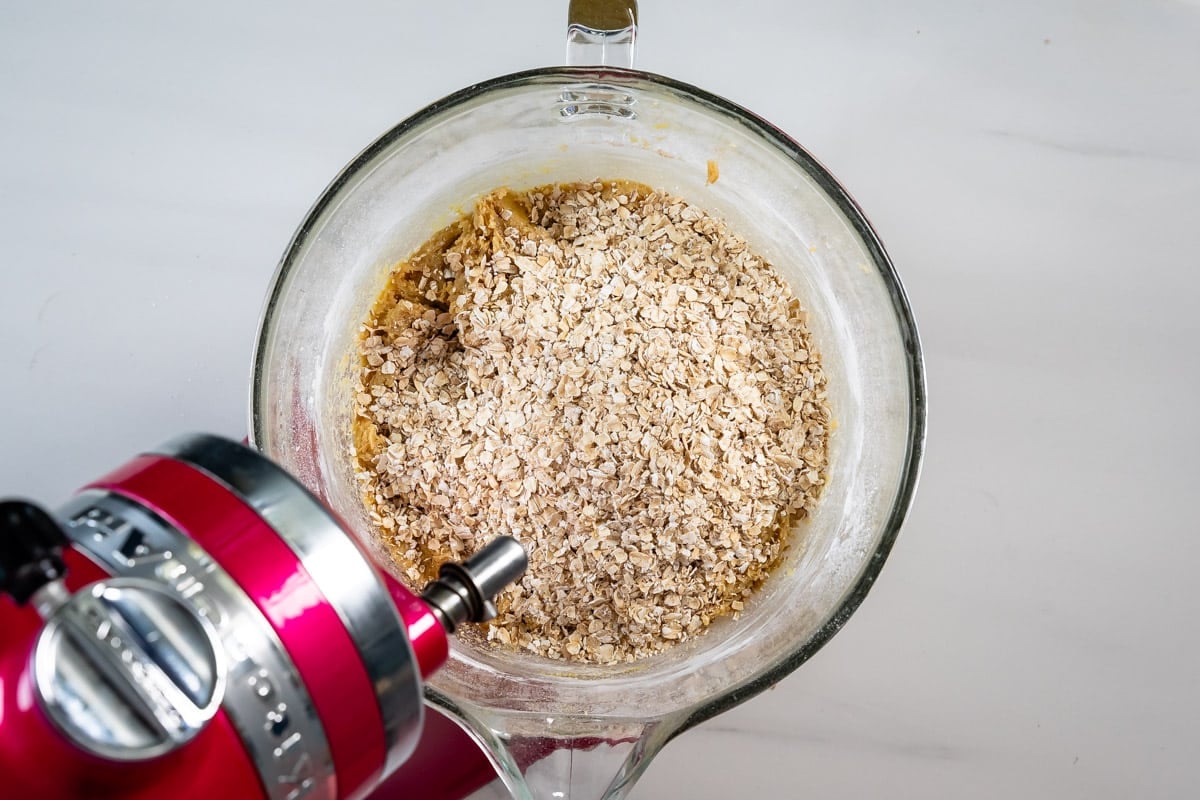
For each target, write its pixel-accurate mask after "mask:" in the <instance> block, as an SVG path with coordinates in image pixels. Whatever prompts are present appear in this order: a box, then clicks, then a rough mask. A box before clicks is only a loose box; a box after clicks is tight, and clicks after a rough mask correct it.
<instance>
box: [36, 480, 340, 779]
mask: <svg viewBox="0 0 1200 800" xmlns="http://www.w3.org/2000/svg"><path fill="white" fill-rule="evenodd" d="M58 516H59V519H60V521H61V522H62V523H63V529H64V531H65V532H66V534H67V538H68V539H70V540H71V541H72V543H73V544H74V545H75V546H76V547H77V548H79V549H80V550H81V551H83V552H84V553H85V554H86V555H87V556H88V557H89V558H91V559H92V560H93V561H95V562H96V563H97V564H99V565H100V566H101V567H103V568H104V569H105V570H107V571H108V572H110V573H112V574H113V575H116V576H121V577H135V578H143V579H145V580H148V581H153V582H155V583H157V584H159V585H161V586H165V587H167V588H168V589H169V590H171V591H172V592H173V593H174V594H175V596H176V597H178V598H179V599H180V600H181V601H183V602H184V603H185V604H186V605H187V606H188V607H189V608H191V609H192V610H194V611H195V613H196V614H197V615H198V616H199V617H201V618H202V619H205V620H207V621H208V622H209V623H210V624H211V625H212V626H213V628H214V629H215V630H216V634H217V636H218V639H219V641H220V643H221V646H222V649H223V650H224V661H225V663H226V665H227V674H226V681H225V695H224V699H223V701H222V703H221V708H222V709H223V710H224V711H225V713H226V714H227V715H228V716H229V719H230V721H231V722H232V723H233V726H234V728H235V729H236V730H237V732H238V735H239V736H240V737H241V739H242V742H243V744H244V745H245V747H246V751H247V753H248V754H249V756H250V758H251V760H252V762H253V763H254V767H255V770H256V771H257V772H258V776H259V779H260V780H261V781H262V785H263V788H264V790H265V791H266V796H267V797H268V798H270V800H302V799H303V800H335V798H336V797H337V776H336V773H335V770H334V764H333V755H332V753H331V752H330V749H329V741H328V739H327V738H326V736H325V729H324V727H323V726H322V725H321V720H320V718H319V717H318V716H317V713H316V710H315V708H314V706H313V703H312V698H311V697H310V696H309V694H308V690H307V689H306V688H305V686H304V684H303V683H302V682H301V681H300V679H299V673H298V672H297V670H296V666H295V664H294V663H293V662H292V659H291V656H289V655H288V653H287V650H285V649H284V646H283V643H282V642H281V641H280V640H279V637H278V636H277V635H276V633H275V631H274V629H273V628H272V627H271V625H270V623H269V622H268V621H267V619H266V617H264V616H263V614H262V612H261V611H259V609H258V607H257V606H255V604H254V601H253V600H251V599H250V597H249V595H247V594H246V593H245V592H244V591H242V589H241V587H239V586H238V585H237V583H236V582H234V580H233V578H231V577H230V576H229V574H228V573H227V572H225V570H223V569H222V568H221V567H220V565H218V564H217V563H216V562H215V561H213V559H212V558H211V557H210V556H209V555H208V553H206V552H205V551H204V549H203V548H201V547H200V545H199V544H197V543H196V542H195V541H193V540H192V539H190V538H189V537H187V536H185V535H184V534H183V533H181V532H180V531H178V530H176V529H175V528H174V527H173V526H172V525H170V524H169V523H167V522H166V521H164V520H163V519H162V518H160V517H159V516H158V515H157V514H154V513H153V512H151V511H150V510H149V509H146V508H145V507H143V506H141V505H140V504H138V503H135V502H134V501H132V500H129V499H128V498H125V497H123V496H121V495H118V494H115V493H113V492H109V491H104V490H95V489H93V490H89V491H85V492H82V493H80V494H79V495H77V496H76V497H74V498H72V499H71V500H70V501H69V502H68V503H67V504H66V505H64V506H63V507H62V508H61V509H59V511H58Z"/></svg>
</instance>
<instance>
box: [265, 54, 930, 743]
mask: <svg viewBox="0 0 1200 800" xmlns="http://www.w3.org/2000/svg"><path fill="white" fill-rule="evenodd" d="M581 83H587V84H593V83H599V84H605V83H608V84H616V85H618V86H627V87H629V88H632V89H634V90H637V89H638V88H639V86H642V87H644V86H645V85H650V86H652V87H655V88H658V89H665V90H667V91H668V92H669V93H671V94H674V95H677V96H682V97H684V98H685V99H687V100H689V101H692V102H696V103H699V104H700V105H703V106H708V107H709V108H710V109H712V110H714V111H716V112H718V113H720V114H721V115H723V116H724V117H726V118H727V119H730V120H732V121H735V122H737V123H739V124H740V125H741V126H743V127H744V128H747V129H748V130H749V131H750V132H751V133H753V134H756V135H757V136H759V137H760V138H761V139H763V140H764V141H766V142H767V143H769V144H771V145H774V146H775V147H776V148H777V149H778V150H780V151H781V152H782V153H783V154H784V155H786V156H787V157H788V158H789V159H790V160H791V161H793V162H794V163H795V164H796V165H797V166H798V167H799V168H800V169H801V171H803V172H804V173H805V174H806V175H808V176H809V177H810V178H811V179H812V180H813V181H814V182H815V183H816V184H817V185H818V186H819V187H820V189H821V190H822V191H823V192H824V193H825V194H826V195H827V197H828V198H829V200H830V201H831V202H832V203H833V204H834V205H835V207H836V208H837V209H838V210H839V211H840V212H841V213H842V214H843V215H844V217H845V218H846V220H847V222H848V223H849V224H850V226H851V227H852V228H853V230H854V232H855V233H856V234H857V235H858V236H859V238H860V240H861V241H862V244H863V246H864V247H865V248H866V250H867V252H868V254H869V255H870V257H871V261H872V263H873V264H874V266H875V268H876V269H877V270H878V272H879V275H880V277H881V279H882V280H883V282H884V285H885V287H886V288H887V292H888V295H889V297H890V299H891V302H892V306H893V310H894V312H895V319H896V323H897V326H898V329H899V334H900V339H901V342H902V344H903V348H904V352H905V356H906V359H907V378H908V384H909V420H908V430H907V440H906V446H905V454H904V458H903V460H902V462H901V465H902V466H901V478H900V483H899V486H898V487H897V491H896V497H895V499H894V501H893V503H892V507H891V509H890V511H889V513H888V515H887V517H886V520H885V522H884V528H883V532H882V535H881V536H880V539H879V542H878V544H877V546H876V547H875V550H874V552H872V553H871V555H870V556H869V557H868V558H866V559H864V563H863V566H862V568H861V569H860V571H859V574H858V575H857V576H856V577H855V579H854V580H853V581H852V582H851V583H850V585H849V588H848V589H847V590H846V592H845V594H844V595H843V598H842V600H841V602H840V603H839V604H838V605H837V606H836V607H835V609H834V610H833V612H832V613H831V614H830V615H829V617H828V618H827V619H826V621H825V622H824V623H822V624H821V626H820V627H819V628H818V629H817V630H816V632H815V633H814V634H813V635H812V636H811V637H809V638H808V639H807V640H806V641H805V642H803V643H801V644H800V645H799V646H798V647H797V648H796V649H795V650H793V651H791V652H790V653H789V654H788V655H787V656H785V657H783V658H781V659H778V660H777V661H776V662H774V663H772V664H770V665H768V666H766V667H765V668H763V669H762V670H761V671H760V672H759V673H758V674H757V675H756V676H754V677H751V678H748V679H746V680H743V681H742V682H741V683H738V684H736V685H733V686H730V687H728V689H727V690H726V691H725V692H723V693H722V694H720V695H718V696H715V697H713V698H711V699H710V700H709V701H708V702H705V703H701V704H699V705H698V706H696V707H694V708H691V709H686V710H684V712H683V713H684V714H685V716H683V718H682V721H681V722H680V723H679V724H678V725H676V726H674V728H675V729H674V731H673V733H672V734H671V738H673V736H674V735H678V734H679V733H682V732H683V731H685V730H687V729H688V728H690V727H692V726H694V725H697V724H699V723H701V722H703V721H705V720H707V719H709V718H711V717H713V716H715V715H717V714H720V713H721V712H723V711H726V710H728V709H730V708H732V707H734V706H736V705H738V704H740V703H742V702H744V701H746V700H748V699H750V698H751V697H753V696H755V695H757V694H759V693H760V692H762V691H763V690H765V689H767V688H769V687H770V686H772V685H774V684H775V683H777V682H779V681H780V680H781V679H782V678H783V677H784V676H786V675H788V674H789V673H791V672H793V671H794V670H795V669H796V668H797V667H799V666H800V665H801V664H803V663H804V662H805V661H807V660H808V659H809V658H811V657H812V656H813V655H815V654H816V652H817V651H818V650H820V649H821V648H822V647H823V646H824V645H825V644H826V643H827V642H828V641H829V640H830V639H831V638H832V637H833V635H834V634H835V633H837V632H838V631H839V630H841V628H842V627H843V626H844V625H845V624H846V622H847V621H848V620H849V618H850V617H851V615H853V613H854V612H855V611H856V610H857V609H858V607H859V606H860V605H861V604H862V602H863V600H864V599H865V598H866V596H867V593H868V592H869V591H870V589H871V587H872V586H873V585H874V583H875V580H876V578H877V577H878V575H879V573H880V570H882V568H883V565H884V563H885V561H886V560H887V557H888V555H889V553H890V552H891V550H892V546H893V545H894V544H895V541H896V538H897V536H898V535H899V532H900V528H901V527H902V525H903V523H904V520H905V518H906V516H907V514H908V512H909V509H910V508H911V506H912V502H913V497H914V494H915V492H916V487H917V483H918V480H919V477H920V472H921V463H922V460H923V457H924V451H925V440H926V417H927V409H928V399H927V393H926V392H927V389H926V383H925V368H924V356H923V352H922V347H921V340H920V335H919V333H918V331H917V326H916V321H915V320H914V318H913V315H912V310H911V308H910V305H909V301H908V296H907V293H906V292H905V290H904V286H903V285H902V283H901V282H900V278H899V275H898V274H897V272H896V269H895V267H894V265H893V264H892V261H891V258H890V257H889V256H888V254H887V251H886V250H885V249H884V247H883V243H882V242H881V241H880V239H879V236H878V235H877V234H876V233H875V231H874V229H873V228H872V226H871V224H870V222H869V221H868V220H867V217H866V215H865V214H864V213H863V211H862V209H861V207H860V206H859V205H858V203H857V202H856V201H855V200H854V199H853V198H852V197H851V196H850V194H849V193H848V192H847V191H846V190H845V189H844V188H843V187H842V186H841V184H840V183H838V182H837V180H835V179H834V177H833V175H832V173H831V172H830V171H829V170H828V169H826V168H825V166H824V165H823V164H821V163H820V162H819V161H818V160H817V159H816V158H814V157H813V156H812V154H810V153H809V152H808V151H807V150H805V149H804V147H802V146H801V145H800V144H799V143H798V142H797V141H796V140H795V139H793V138H792V137H791V136H789V135H788V134H786V133H784V132H783V131H782V130H780V129H779V128H777V127H775V126H774V125H772V124H771V123H770V122H768V121H766V120H765V119H763V118H762V117H760V116H758V115H757V114H755V113H754V112H752V111H750V110H748V109H746V108H744V107H742V106H740V105H738V104H737V103H734V102H732V101H730V100H727V99H725V98H723V97H721V96H719V95H715V94H713V93H711V92H708V91H705V90H704V89H701V88H699V87H696V86H693V85H691V84H688V83H685V82H683V81H678V80H675V79H673V78H669V77H666V76H663V75H658V74H655V73H651V72H646V71H643V70H634V69H623V68H616V67H543V68H539V69H531V70H523V71H520V72H514V73H509V74H506V75H500V76H497V77H494V78H490V79H488V80H485V81H482V82H480V83H476V84H472V85H470V86H467V87H465V88H463V89H460V90H458V91H457V92H454V93H452V94H449V95H447V96H445V97H443V98H442V99H440V100H437V101H435V102H433V103H431V104H429V105H427V106H426V107H425V108H423V109H421V110H420V111H417V112H416V113H415V114H413V115H411V116H409V117H407V118H406V119H404V120H403V121H401V122H400V123H398V124H396V125H395V126H393V127H392V128H391V129H390V130H388V131H387V132H385V133H384V134H383V135H382V136H380V137H379V138H377V139H376V140H375V141H374V142H372V143H371V144H370V145H368V146H367V147H366V148H364V149H363V150H362V151H361V152H360V153H359V154H358V155H357V156H355V157H354V159H352V160H351V161H350V162H349V163H348V164H347V165H346V166H345V167H344V168H343V169H342V170H341V171H340V172H339V173H338V174H337V176H336V177H335V178H334V179H333V181H332V182H331V183H330V184H329V185H328V186H327V187H326V188H325V190H324V191H323V192H322V193H321V195H320V196H319V197H318V199H317V200H316V202H315V203H313V205H312V207H311V208H310V209H309V210H308V212H307V213H306V214H305V216H304V219H303V221H302V222H301V224H300V226H299V227H298V228H297V230H296V232H295V234H293V236H292V239H291V241H290V242H289V243H288V245H287V248H286V249H285V250H284V255H283V257H282V259H281V260H280V262H279V265H278V267H277V268H276V270H275V273H274V275H273V276H272V278H271V283H270V288H269V290H268V293H267V297H266V301H265V304H264V306H263V311H262V313H261V315H260V320H259V327H258V330H257V333H256V339H255V348H254V356H253V361H252V366H251V382H250V387H249V389H250V392H249V393H250V398H249V399H250V403H249V408H250V426H249V427H250V434H249V443H250V444H251V446H253V447H255V448H256V449H258V450H260V451H262V452H263V453H264V454H266V455H267V456H268V457H270V456H271V442H270V441H269V439H270V434H269V430H268V427H267V425H266V424H265V423H266V420H265V418H264V415H263V413H262V408H261V407H260V403H259V400H260V398H261V396H262V393H263V390H264V388H265V387H266V380H265V377H266V376H265V365H266V361H267V357H268V352H267V342H268V341H269V340H270V338H271V337H270V333H271V331H272V322H273V319H274V316H273V311H274V309H275V308H276V306H277V303H278V299H279V296H280V294H281V293H282V291H283V287H284V285H285V284H286V282H287V278H288V276H289V274H290V273H291V271H292V268H293V266H294V264H295V262H296V258H297V255H298V253H299V252H300V251H301V250H302V249H303V246H304V244H305V242H306V241H307V239H308V238H309V236H310V235H311V233H312V231H313V229H314V228H315V227H316V226H317V224H318V222H320V221H321V219H322V217H323V216H324V213H325V211H326V209H328V208H329V207H330V206H332V205H333V204H335V203H336V201H337V200H338V198H339V196H340V195H341V193H342V191H343V189H344V188H345V187H346V186H347V184H349V183H350V182H351V181H352V180H353V179H354V178H355V176H357V175H358V174H359V173H360V172H361V171H362V170H363V169H364V168H366V167H368V166H369V165H370V164H371V163H372V162H373V161H374V160H375V158H376V157H378V156H379V155H380V154H381V153H383V152H385V151H387V150H389V149H390V148H391V147H393V146H394V145H395V144H396V143H397V142H398V141H400V140H402V139H403V138H404V137H405V136H407V135H408V134H409V133H410V132H412V131H414V130H416V129H419V128H421V127H422V126H423V125H424V124H425V123H427V122H429V121H430V120H433V119H435V118H437V117H438V116H439V115H441V114H443V113H445V112H447V111H449V110H451V109H453V108H455V107H457V106H460V105H463V104H465V103H468V102H471V101H474V100H477V99H479V98H481V97H483V96H484V95H487V94H489V93H491V92H496V91H501V90H505V89H519V88H523V87H526V86H539V85H542V86H563V87H566V86H570V85H574V84H581ZM431 694H432V695H433V697H432V698H431V699H434V700H437V701H439V705H443V706H445V707H448V708H456V707H457V703H455V702H454V701H453V698H449V697H442V696H441V693H440V692H438V691H437V690H436V689H433V690H432V692H431Z"/></svg>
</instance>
